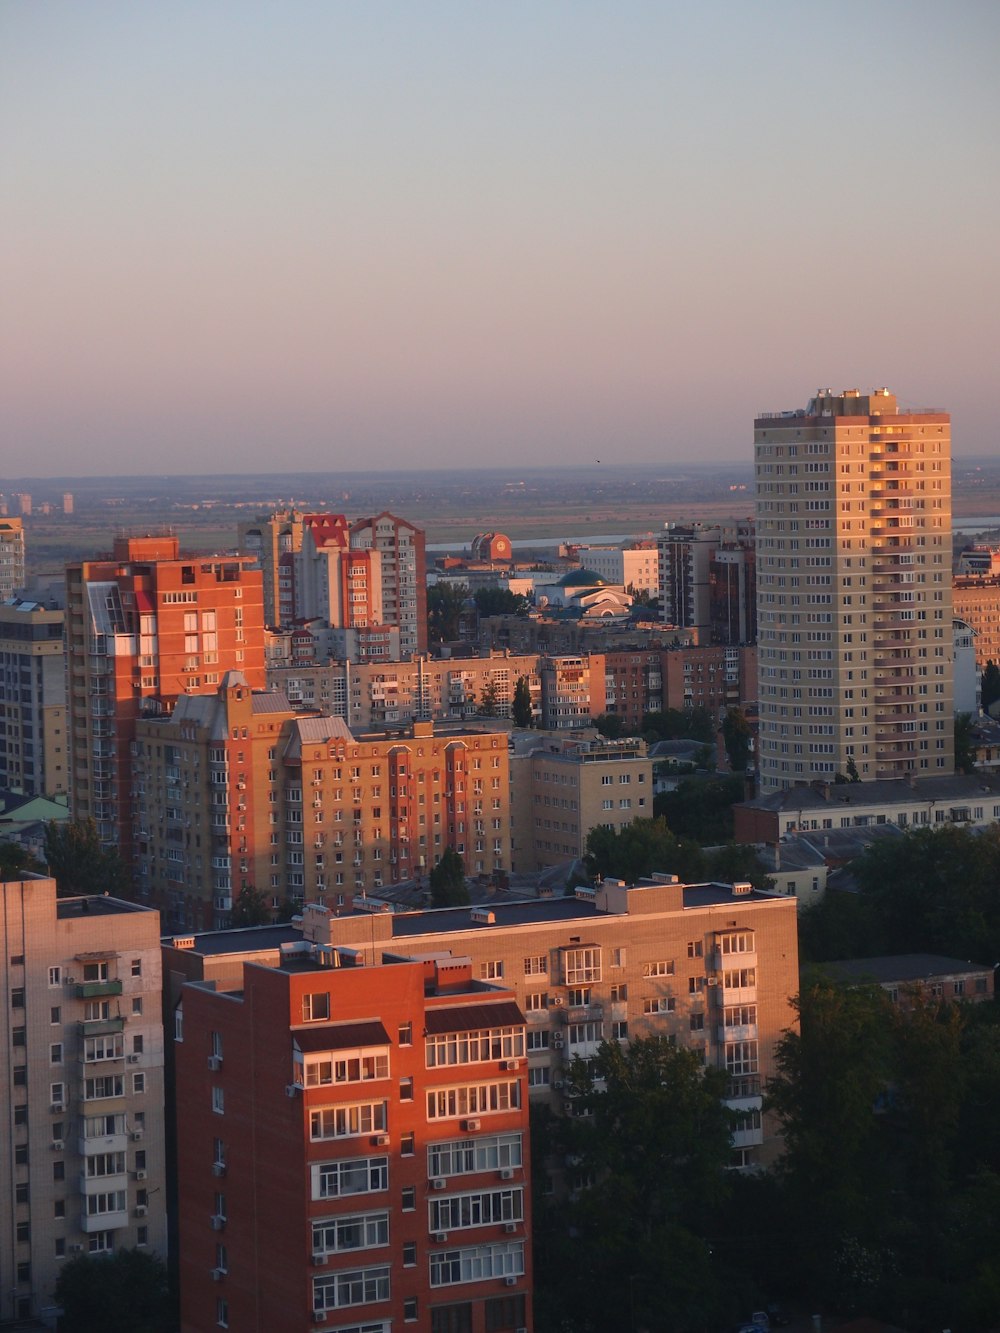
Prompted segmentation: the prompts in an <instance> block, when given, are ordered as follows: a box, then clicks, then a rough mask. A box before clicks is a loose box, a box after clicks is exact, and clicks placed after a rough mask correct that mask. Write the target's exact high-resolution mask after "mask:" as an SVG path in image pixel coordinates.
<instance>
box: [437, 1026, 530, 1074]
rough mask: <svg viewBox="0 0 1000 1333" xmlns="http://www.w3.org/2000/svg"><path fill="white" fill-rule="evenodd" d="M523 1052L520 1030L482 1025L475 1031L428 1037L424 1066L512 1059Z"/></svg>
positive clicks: (522, 1031)
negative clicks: (482, 1026)
mask: <svg viewBox="0 0 1000 1333" xmlns="http://www.w3.org/2000/svg"><path fill="white" fill-rule="evenodd" d="M523 1054H524V1029H523V1028H519V1027H502V1028H483V1029H481V1030H479V1031H477V1032H447V1033H441V1034H440V1035H437V1036H433V1037H428V1038H427V1042H426V1056H427V1068H428V1069H436V1068H439V1067H441V1066H443V1065H468V1064H478V1063H481V1062H483V1061H492V1060H513V1059H517V1057H518V1056H521V1055H523Z"/></svg>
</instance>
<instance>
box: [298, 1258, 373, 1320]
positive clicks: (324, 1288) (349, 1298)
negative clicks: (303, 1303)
mask: <svg viewBox="0 0 1000 1333" xmlns="http://www.w3.org/2000/svg"><path fill="white" fill-rule="evenodd" d="M388 1299H389V1267H388V1265H383V1266H380V1267H378V1268H360V1269H356V1270H354V1271H353V1272H352V1271H349V1270H345V1271H344V1272H341V1273H332V1274H330V1276H329V1277H320V1278H314V1279H313V1308H314V1309H316V1310H341V1309H344V1308H345V1307H347V1306H351V1305H370V1304H372V1302H374V1301H387V1300H388Z"/></svg>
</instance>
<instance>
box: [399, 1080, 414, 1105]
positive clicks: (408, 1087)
mask: <svg viewBox="0 0 1000 1333" xmlns="http://www.w3.org/2000/svg"><path fill="white" fill-rule="evenodd" d="M399 1100H400V1101H401V1102H412V1101H413V1079H412V1078H401V1079H400V1080H399Z"/></svg>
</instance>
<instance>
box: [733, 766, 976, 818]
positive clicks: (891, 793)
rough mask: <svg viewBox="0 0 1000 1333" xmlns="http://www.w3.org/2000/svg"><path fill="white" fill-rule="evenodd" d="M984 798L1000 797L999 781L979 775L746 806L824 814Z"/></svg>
mask: <svg viewBox="0 0 1000 1333" xmlns="http://www.w3.org/2000/svg"><path fill="white" fill-rule="evenodd" d="M983 796H1000V783H998V782H997V780H996V779H993V778H989V777H984V776H983V774H976V775H974V776H972V777H966V776H964V775H963V774H956V775H955V776H953V777H952V776H949V777H932V778H915V779H914V780H913V781H912V782H908V781H906V780H905V779H903V778H888V779H883V780H881V781H875V782H831V783H815V784H812V785H808V786H807V785H802V786H797V787H787V788H786V789H785V790H783V791H777V792H771V793H770V794H769V795H767V796H756V797H754V799H753V800H750V801H744V802H742V804H743V806H744V807H745V808H746V809H749V810H773V811H777V812H779V813H780V812H781V811H800V810H802V811H805V810H823V809H828V808H829V807H830V806H831V805H840V806H844V805H853V806H858V807H864V806H872V805H906V806H909V805H913V803H914V801H942V802H948V803H951V804H954V803H956V802H960V803H962V804H966V803H968V802H970V801H974V800H977V799H980V798H982V797H983Z"/></svg>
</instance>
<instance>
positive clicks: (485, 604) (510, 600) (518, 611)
mask: <svg viewBox="0 0 1000 1333" xmlns="http://www.w3.org/2000/svg"><path fill="white" fill-rule="evenodd" d="M475 602H476V610H477V611H478V612H479V614H480V615H481V616H526V615H527V614H528V612H529V611H530V610H531V603H530V602H529V601H528V599H527V597H525V596H524V595H523V594H522V593H519V592H511V591H510V589H509V588H477V589H476V592H475Z"/></svg>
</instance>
